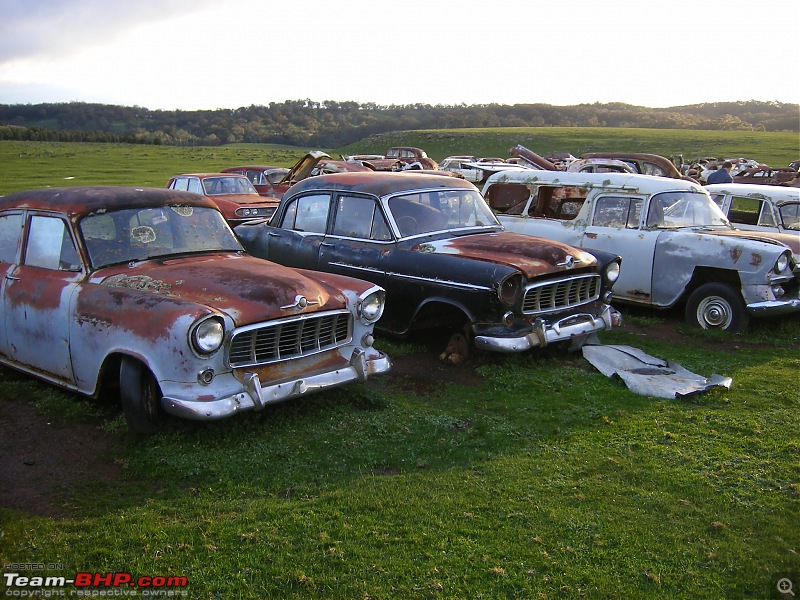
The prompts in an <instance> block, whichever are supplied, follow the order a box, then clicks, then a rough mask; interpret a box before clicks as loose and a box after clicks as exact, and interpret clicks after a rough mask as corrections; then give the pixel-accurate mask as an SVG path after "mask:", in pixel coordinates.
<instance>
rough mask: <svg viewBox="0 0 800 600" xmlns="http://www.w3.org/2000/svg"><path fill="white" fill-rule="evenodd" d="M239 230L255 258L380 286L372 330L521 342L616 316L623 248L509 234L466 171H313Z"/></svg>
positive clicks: (583, 332) (498, 346) (560, 335)
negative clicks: (592, 249) (435, 330)
mask: <svg viewBox="0 0 800 600" xmlns="http://www.w3.org/2000/svg"><path fill="white" fill-rule="evenodd" d="M235 232H236V234H237V235H238V237H239V239H240V240H241V242H242V244H243V245H244V247H245V249H246V250H247V251H248V252H249V253H251V254H253V255H255V256H258V257H261V258H266V259H269V260H271V261H275V262H278V263H281V264H284V265H289V266H294V267H303V268H307V269H314V270H318V271H327V272H331V273H340V274H344V275H351V276H356V277H358V278H360V279H366V280H368V281H372V282H373V283H376V284H378V285H380V286H382V287H384V288H385V289H386V292H387V297H386V306H385V310H384V313H383V316H382V318H381V319H380V321H379V322H378V323H377V325H376V328H377V329H379V330H382V331H385V332H389V333H391V334H394V335H399V336H405V335H407V334H409V333H410V332H411V331H413V330H415V329H419V328H423V327H447V328H449V329H450V330H451V331H452V332H453V333H462V334H466V337H467V338H471V339H472V341H473V342H474V344H475V346H476V347H479V348H484V349H487V350H494V351H500V352H518V351H524V350H527V349H529V348H533V347H537V346H539V347H541V346H545V345H547V344H550V343H554V342H567V341H569V342H581V341H582V340H584V339H585V338H586V337H588V335H590V334H592V333H594V332H597V331H601V330H607V329H610V328H611V327H612V326H614V325H619V324H621V316H620V315H619V313H618V312H617V311H616V310H614V309H613V308H612V307H611V306H610V304H609V298H610V297H611V287H612V286H613V284H614V282H615V281H616V279H617V277H618V275H619V270H620V258H619V257H618V256H616V255H611V254H608V253H589V252H587V251H584V250H580V249H577V248H574V247H572V246H568V245H566V244H561V243H558V242H553V241H549V240H544V239H539V238H533V237H530V236H525V235H519V234H514V233H509V232H506V231H504V230H503V227H502V226H501V225H500V223H499V222H498V221H497V219H496V218H495V216H494V214H493V213H492V210H491V209H490V208H489V206H488V205H487V204H486V202H485V201H484V199H483V198H482V196H481V194H480V192H479V191H478V189H477V188H476V187H475V186H474V185H473V184H471V183H469V182H467V181H464V180H462V179H456V178H451V177H441V176H436V175H431V174H415V173H380V172H375V173H342V174H332V175H320V176H317V177H311V178H308V179H306V180H303V181H301V182H299V183H297V184H295V185H293V186H292V187H291V188H290V189H289V190H288V191H287V192H286V193H285V194H284V196H283V198H282V199H281V203H280V206H279V207H278V210H277V211H276V212H275V215H274V217H273V219H272V220H271V221H270V222H269V223H267V222H266V221H261V222H258V221H255V222H252V223H247V224H242V225H240V226H238V227H237V228H236V229H235Z"/></svg>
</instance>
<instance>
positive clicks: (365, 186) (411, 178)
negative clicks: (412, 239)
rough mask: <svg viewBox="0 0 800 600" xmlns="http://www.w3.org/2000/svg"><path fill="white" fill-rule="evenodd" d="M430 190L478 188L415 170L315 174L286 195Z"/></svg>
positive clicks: (376, 194) (451, 178)
mask: <svg viewBox="0 0 800 600" xmlns="http://www.w3.org/2000/svg"><path fill="white" fill-rule="evenodd" d="M430 188H439V189H441V188H458V189H472V190H475V189H477V188H476V187H475V186H474V185H473V184H471V183H470V182H468V181H466V180H464V179H460V178H458V177H442V176H441V175H433V174H428V173H419V172H415V171H403V172H389V171H364V172H351V173H333V174H330V175H316V176H314V177H309V178H307V179H303V180H302V181H300V182H298V183H296V184H294V185H293V186H292V187H291V188H289V190H288V191H287V192H286V194H285V195H287V196H288V195H294V194H297V193H299V192H303V191H307V190H316V189H335V190H344V191H354V192H362V193H366V194H373V195H375V196H388V195H390V194H394V193H397V192H405V191H409V190H419V189H430Z"/></svg>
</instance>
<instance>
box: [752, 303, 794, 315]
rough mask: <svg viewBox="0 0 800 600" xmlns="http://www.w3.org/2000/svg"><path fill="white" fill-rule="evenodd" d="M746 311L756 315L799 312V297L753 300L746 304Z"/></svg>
mask: <svg viewBox="0 0 800 600" xmlns="http://www.w3.org/2000/svg"><path fill="white" fill-rule="evenodd" d="M747 312H749V313H750V314H751V315H754V316H757V317H770V316H777V315H788V314H791V313H796V312H800V299H798V298H786V299H783V298H781V299H780V300H767V301H765V302H753V303H751V304H748V305H747Z"/></svg>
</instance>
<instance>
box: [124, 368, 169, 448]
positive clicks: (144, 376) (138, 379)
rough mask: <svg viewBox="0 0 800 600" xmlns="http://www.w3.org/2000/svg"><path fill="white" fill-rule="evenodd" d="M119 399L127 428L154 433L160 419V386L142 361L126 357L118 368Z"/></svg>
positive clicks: (136, 431) (157, 428)
mask: <svg viewBox="0 0 800 600" xmlns="http://www.w3.org/2000/svg"><path fill="white" fill-rule="evenodd" d="M119 387H120V402H121V403H122V413H123V414H124V415H125V420H126V421H127V423H128V428H129V429H130V430H131V431H132V432H134V433H141V434H145V435H152V434H154V433H156V432H157V431H158V430H159V422H160V420H161V388H159V386H158V382H157V381H156V379H155V377H153V374H152V373H151V372H150V370H149V369H148V368H147V367H145V366H144V365H143V364H142V363H141V362H139V361H138V360H136V359H134V358H130V357H128V356H125V357H123V358H122V362H121V364H120V367H119Z"/></svg>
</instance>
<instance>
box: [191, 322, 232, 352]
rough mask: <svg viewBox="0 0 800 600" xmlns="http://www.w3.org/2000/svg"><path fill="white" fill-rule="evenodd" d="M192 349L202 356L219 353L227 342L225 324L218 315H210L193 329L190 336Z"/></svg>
mask: <svg viewBox="0 0 800 600" xmlns="http://www.w3.org/2000/svg"><path fill="white" fill-rule="evenodd" d="M189 340H190V342H191V346H192V349H193V350H194V351H195V352H197V353H198V354H199V355H200V356H210V355H211V354H214V353H215V352H217V351H218V350H219V349H220V348H221V347H222V344H223V343H224V341H225V322H224V321H223V319H222V317H220V316H218V315H209V316H207V317H205V318H203V319H201V320H200V321H198V322H197V323H195V325H194V326H193V327H192V329H191V333H190V334H189Z"/></svg>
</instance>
